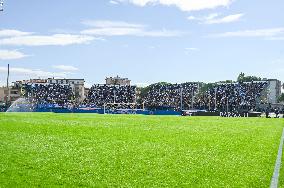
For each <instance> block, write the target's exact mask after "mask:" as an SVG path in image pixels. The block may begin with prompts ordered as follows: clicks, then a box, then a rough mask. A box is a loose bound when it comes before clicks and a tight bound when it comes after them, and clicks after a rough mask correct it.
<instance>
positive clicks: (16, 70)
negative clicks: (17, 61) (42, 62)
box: [0, 67, 68, 78]
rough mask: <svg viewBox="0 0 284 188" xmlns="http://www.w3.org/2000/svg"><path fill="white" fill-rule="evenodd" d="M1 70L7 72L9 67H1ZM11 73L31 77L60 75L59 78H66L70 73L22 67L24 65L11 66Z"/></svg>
mask: <svg viewBox="0 0 284 188" xmlns="http://www.w3.org/2000/svg"><path fill="white" fill-rule="evenodd" d="M0 72H2V73H6V72H7V67H0ZM10 73H11V74H12V75H17V76H18V75H22V76H29V77H36V78H39V77H40V78H48V77H59V78H66V77H67V75H68V73H67V72H48V71H43V70H40V69H29V68H22V67H11V68H10Z"/></svg>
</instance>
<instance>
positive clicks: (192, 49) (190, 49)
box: [185, 47, 199, 51]
mask: <svg viewBox="0 0 284 188" xmlns="http://www.w3.org/2000/svg"><path fill="white" fill-rule="evenodd" d="M185 50H187V51H199V49H198V48H192V47H191V48H185Z"/></svg>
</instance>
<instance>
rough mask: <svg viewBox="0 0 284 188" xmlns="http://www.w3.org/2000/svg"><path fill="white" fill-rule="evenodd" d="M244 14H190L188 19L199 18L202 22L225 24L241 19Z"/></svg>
mask: <svg viewBox="0 0 284 188" xmlns="http://www.w3.org/2000/svg"><path fill="white" fill-rule="evenodd" d="M243 16H244V14H232V15H228V16H224V17H221V16H220V15H219V14H217V13H214V14H210V15H208V16H206V17H200V18H199V17H194V16H189V17H188V18H187V19H188V20H197V21H199V23H200V24H223V23H232V22H237V21H239V20H240V19H241V18H242V17H243Z"/></svg>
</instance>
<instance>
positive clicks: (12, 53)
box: [0, 49, 28, 60]
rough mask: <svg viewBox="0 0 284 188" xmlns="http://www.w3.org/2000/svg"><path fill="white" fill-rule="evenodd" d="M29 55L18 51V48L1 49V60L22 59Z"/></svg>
mask: <svg viewBox="0 0 284 188" xmlns="http://www.w3.org/2000/svg"><path fill="white" fill-rule="evenodd" d="M27 56H28V55H26V54H23V53H22V52H18V51H17V50H1V49H0V60H12V59H21V58H24V57H27Z"/></svg>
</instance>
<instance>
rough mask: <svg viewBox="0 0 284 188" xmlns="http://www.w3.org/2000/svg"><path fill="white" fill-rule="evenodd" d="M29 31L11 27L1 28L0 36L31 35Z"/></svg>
mask: <svg viewBox="0 0 284 188" xmlns="http://www.w3.org/2000/svg"><path fill="white" fill-rule="evenodd" d="M31 34H32V33H31V32H23V31H19V30H13V29H2V30H0V37H18V36H26V35H31Z"/></svg>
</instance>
